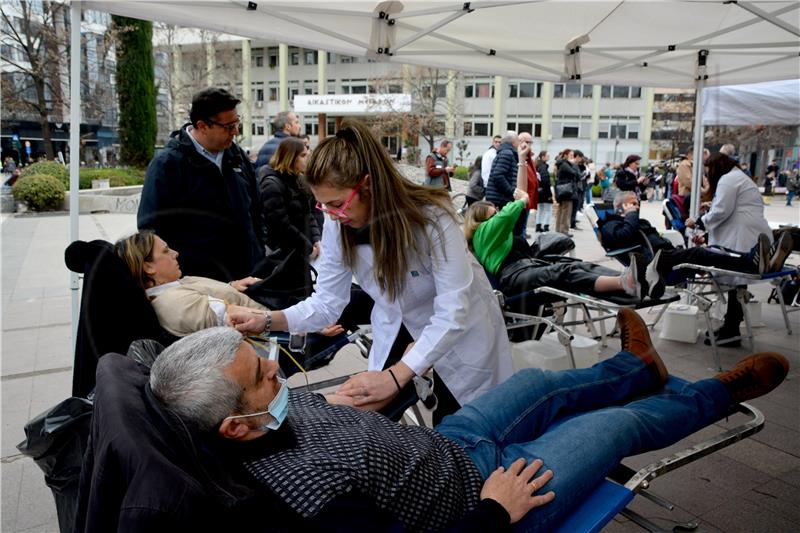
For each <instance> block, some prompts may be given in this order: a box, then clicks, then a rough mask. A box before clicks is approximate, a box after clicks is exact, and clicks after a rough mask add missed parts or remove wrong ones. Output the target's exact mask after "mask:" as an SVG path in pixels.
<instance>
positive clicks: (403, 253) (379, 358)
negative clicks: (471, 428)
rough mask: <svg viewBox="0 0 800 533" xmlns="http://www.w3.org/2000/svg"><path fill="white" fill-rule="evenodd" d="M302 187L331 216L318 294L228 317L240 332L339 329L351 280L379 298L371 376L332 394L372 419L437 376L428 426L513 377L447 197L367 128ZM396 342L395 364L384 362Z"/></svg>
mask: <svg viewBox="0 0 800 533" xmlns="http://www.w3.org/2000/svg"><path fill="white" fill-rule="evenodd" d="M306 179H307V182H308V184H309V186H310V188H311V190H312V192H313V193H314V196H315V197H316V199H317V200H318V202H317V207H318V208H319V209H321V210H322V211H325V212H326V213H327V214H328V219H327V220H326V221H325V225H324V230H323V234H322V255H321V256H320V259H319V261H318V263H317V268H318V271H319V276H318V278H317V285H316V291H315V293H314V294H313V295H312V296H311V297H309V298H308V299H306V300H304V301H303V302H300V303H299V304H297V305H295V306H292V307H290V308H288V309H285V310H283V311H272V312H270V311H267V312H265V313H258V314H255V313H254V312H253V310H251V309H235V308H232V309H229V311H228V316H229V320H230V323H231V324H232V325H234V326H235V327H236V328H237V329H239V330H240V331H246V332H262V331H265V330H270V329H272V330H288V331H292V332H304V331H316V330H318V329H320V328H319V327H318V326H317V324H324V325H325V326H328V325H329V324H331V323H333V322H335V321H336V320H337V318H338V317H339V315H340V314H341V312H342V310H343V309H344V307H345V305H347V303H348V301H349V297H350V284H351V281H352V280H353V278H355V281H356V282H357V283H358V284H359V285H360V286H361V288H362V289H363V290H364V291H365V292H367V293H368V294H369V296H371V297H372V298H373V300H374V301H375V305H374V308H373V310H372V315H371V322H372V327H373V336H374V343H373V346H372V350H371V352H370V354H369V371H368V372H363V373H361V374H358V375H355V376H353V377H351V378H350V379H349V380H348V381H347V382H346V383H344V384H343V385H342V386H341V387H340V388H339V390H338V391H337V393H338V394H341V395H344V396H349V397H351V398H352V399H353V400H354V405H355V406H356V407H362V408H366V409H374V410H379V409H381V408H383V407H384V406H385V405H387V404H388V403H389V401H391V400H392V398H394V397H395V396H396V395H397V394H398V393H399V391H400V390H401V389H402V388H403V387H405V386H406V385H408V384H409V383H410V382H411V381H412V380H413V378H414V376H415V375H421V374H423V373H425V372H426V371H427V370H428V369H429V368H431V367H433V369H434V378H435V379H436V380H437V383H436V385H435V387H436V388H435V390H436V395H437V398H438V399H439V407H437V410H436V411H435V412H434V423H436V422H437V421H438V420H441V418H442V417H443V416H444V415H446V414H450V413H452V412H454V411H455V410H457V409H458V407H459V406H460V405H464V404H466V403H467V402H469V401H470V400H472V399H474V398H477V397H478V396H480V395H481V394H483V393H484V392H486V391H488V390H490V389H492V388H493V387H495V386H496V385H498V384H500V383H501V382H502V381H504V380H505V379H506V378H508V377H510V376H511V374H512V372H513V370H512V364H511V348H510V344H509V342H508V337H507V333H506V329H505V324H504V321H503V317H502V314H501V312H500V308H499V306H498V304H497V300H496V298H495V296H494V294H493V293H492V289H491V286H490V284H489V281H488V279H487V277H486V274H485V273H484V270H483V268H482V267H481V266H480V265H479V264H478V262H477V261H476V260H475V258H474V257H473V256H472V254H470V253H469V251H468V249H467V243H466V240H465V239H464V236H463V234H462V233H461V230H460V227H459V223H458V221H457V219H456V215H455V212H454V210H453V206H452V202H451V200H450V196H449V194H448V193H447V191H446V190H444V189H434V188H430V187H424V186H420V185H416V184H414V183H412V182H411V181H409V180H407V179H405V178H404V177H403V176H402V175H401V174H400V172H399V171H398V170H397V168H396V167H395V165H394V163H393V162H392V160H391V159H390V158H389V157H388V156H387V155H386V151H385V150H384V149H383V148H382V147H381V145H380V142H378V140H377V139H376V138H375V136H374V135H373V134H372V133H371V131H370V130H369V128H368V127H367V126H365V125H364V124H363V123H361V122H359V121H355V120H348V121H344V122H343V124H342V128H341V129H340V130H339V131H338V132H337V133H336V135H335V136H332V137H328V138H326V139H325V140H324V141H322V142H321V143H320V144H319V146H318V147H317V148H316V149H315V150H314V152H313V154H312V156H311V158H310V160H309V161H308V164H307V166H306ZM398 343H399V344H400V348H401V350H400V351H399V353H400V354H403V352H405V353H404V354H403V355H402V356H401V357H400V358H399V360H395V361H393V360H390V358H389V355H390V352H392V351H397V350H392V348H393V345H395V347H397V346H396V345H398Z"/></svg>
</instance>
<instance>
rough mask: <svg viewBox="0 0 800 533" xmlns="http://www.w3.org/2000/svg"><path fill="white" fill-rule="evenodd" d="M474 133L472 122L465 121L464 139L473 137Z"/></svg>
mask: <svg viewBox="0 0 800 533" xmlns="http://www.w3.org/2000/svg"><path fill="white" fill-rule="evenodd" d="M472 132H473V127H472V121H471V120H465V121H464V137H471V136H472Z"/></svg>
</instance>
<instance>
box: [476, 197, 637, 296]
mask: <svg viewBox="0 0 800 533" xmlns="http://www.w3.org/2000/svg"><path fill="white" fill-rule="evenodd" d="M527 197H528V195H527V194H526V193H525V192H524V191H522V190H520V189H517V190H516V192H515V193H514V198H515V201H514V202H511V203H508V204H506V206H505V207H503V209H502V210H500V211H497V209H495V207H494V205H493V204H492V203H491V202H486V201H481V202H476V203H474V204H472V205H471V206H470V207H469V209H468V210H467V213H466V215H465V216H464V235H465V236H466V238H467V242H468V243H469V246H470V249H471V250H472V252H473V253H474V254H475V257H477V258H478V261H479V262H480V263H481V264H482V265H483V267H484V268H485V269H486V271H487V272H489V273H490V274H491V275H493V276H495V277H496V278H497V281H498V282H499V289H500V290H501V291H502V292H503V293H504V294H505V295H506V296H515V295H519V294H522V293H524V292H527V291H531V290H533V289H536V288H538V287H545V286H548V287H554V288H557V289H562V290H569V291H580V292H584V293H590V294H591V293H614V292H616V293H625V294H628V295H629V296H633V297H636V298H641V296H642V294H641V283H640V282H639V280H640V279H644V265H639V264H638V263H637V260H636V259H635V258H632V259H631V263H630V265H629V266H628V267H627V268H626V269H625V271H624V272H623V273H622V274H617V273H616V272H614V271H613V270H610V269H608V268H605V267H602V266H599V265H595V264H593V263H587V262H576V263H562V264H554V265H553V264H549V263H546V262H545V261H541V260H539V259H535V258H534V257H533V255H532V253H531V248H530V246H529V245H528V243H527V241H526V240H525V239H523V238H522V237H515V236H514V235H513V234H512V231H513V229H514V223H515V222H516V220H517V218H518V217H519V214H520V212H521V211H522V210H523V209H525V205H526V202H527V199H528V198H527Z"/></svg>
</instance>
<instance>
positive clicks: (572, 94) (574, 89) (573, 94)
mask: <svg viewBox="0 0 800 533" xmlns="http://www.w3.org/2000/svg"><path fill="white" fill-rule="evenodd" d="M580 97H581V86H580V84H578V83H567V84H566V85H565V86H564V98H580Z"/></svg>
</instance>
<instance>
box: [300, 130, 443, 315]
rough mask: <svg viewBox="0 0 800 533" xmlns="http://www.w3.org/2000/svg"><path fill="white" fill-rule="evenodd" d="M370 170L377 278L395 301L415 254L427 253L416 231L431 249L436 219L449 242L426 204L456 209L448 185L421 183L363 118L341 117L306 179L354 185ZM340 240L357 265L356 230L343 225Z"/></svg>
mask: <svg viewBox="0 0 800 533" xmlns="http://www.w3.org/2000/svg"><path fill="white" fill-rule="evenodd" d="M367 174H369V177H370V180H369V183H370V185H369V195H368V197H366V199H367V200H368V202H369V207H370V221H369V232H370V242H371V244H372V249H373V255H374V257H375V260H374V272H375V280H376V281H377V282H378V286H379V287H380V288H381V290H382V291H383V292H385V293H386V294H387V295H388V296H389V298H390V299H391V300H394V299H396V298H397V295H398V294H400V293H401V292H402V290H403V286H404V283H405V276H406V273H407V271H408V266H409V262H410V259H411V257H413V255H417V256H421V255H422V254H423V253H425V252H424V248H423V247H422V246H421V244H420V243H419V242H417V234H421V235H425V236H426V238H427V241H428V242H427V245H428V248H431V246H432V243H431V242H430V237H427V232H426V231H425V227H426V226H427V225H428V224H433V226H434V227H435V229H436V231H437V232H439V236H440V240H441V241H442V243H444V239H443V238H442V237H443V235H442V228H441V226H440V225H439V224H438V222H437V220H436V218H435V215H431V214H430V213H426V211H425V208H426V207H429V206H435V207H438V208H440V209H442V210H444V211H445V212H447V213H448V214H449V215H450V216H452V217H453V219H454V220H455V219H456V214H455V211H454V210H453V203H452V201H451V200H450V195H449V194H448V192H447V191H446V190H445V189H443V188H433V187H425V186H422V185H417V184H415V183H412V182H411V181H409V180H408V179H406V178H404V177H403V175H402V174H400V171H399V170H398V169H397V167H396V166H395V164H394V161H392V160H391V159H390V158H389V156H388V154H387V153H386V149H385V148H384V147H383V146H382V145H381V143H380V142H379V141H378V140H377V139H376V138H375V136H374V134H373V133H372V132H371V131H370V129H369V128H368V127H367V126H366V125H365V124H364V123H362V122H360V121H358V120H353V119H345V120H344V121H342V128H341V129H340V130H339V131H338V132H336V135H335V136H332V137H327V138H326V139H325V140H323V141H322V142H321V143H320V144H319V146H317V148H316V149H315V150H314V151H313V152H312V153H311V157H310V158H309V160H308V163H307V165H306V181H307V183H308V184H309V185H311V186H312V187H314V186H317V185H322V184H327V185H330V186H332V187H338V188H342V189H352V188H353V187H355V186H356V185H357V184H358V183H359V182H360V181H361V180H362V178H363V177H364V176H365V175H367ZM365 192H366V191H364V190H363V189H362V191H361V192H360V193H359V194H360V195H361V198H362V199H365V194H364V193H365ZM341 239H342V249H343V251H344V260H345V263H346V264H347V265H348V266H349V267H351V268H352V267H353V265H354V264H355V257H356V243H355V235H354V234H353V231H352V230H351V229H349V228H346V227H345V226H342V228H341ZM442 253H443V254H444V244H442Z"/></svg>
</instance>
